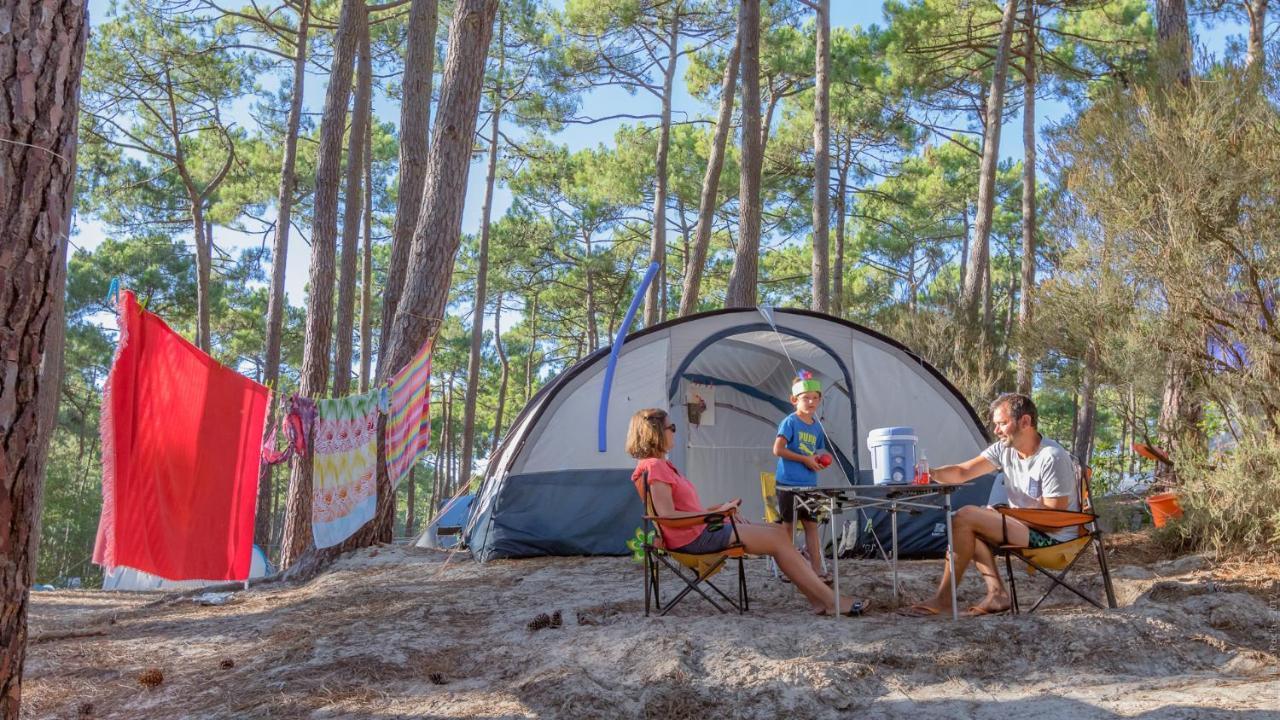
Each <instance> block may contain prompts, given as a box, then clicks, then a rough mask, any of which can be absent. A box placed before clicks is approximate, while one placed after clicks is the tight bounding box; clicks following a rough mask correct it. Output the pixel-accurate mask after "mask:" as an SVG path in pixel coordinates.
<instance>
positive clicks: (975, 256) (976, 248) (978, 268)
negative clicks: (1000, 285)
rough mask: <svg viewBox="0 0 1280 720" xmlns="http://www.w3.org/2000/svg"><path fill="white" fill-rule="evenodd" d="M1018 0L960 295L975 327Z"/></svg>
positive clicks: (994, 92)
mask: <svg viewBox="0 0 1280 720" xmlns="http://www.w3.org/2000/svg"><path fill="white" fill-rule="evenodd" d="M1017 9H1018V0H1006V2H1005V7H1004V16H1003V17H1002V18H1001V20H1000V46H999V49H998V50H997V51H996V59H995V67H994V69H993V74H992V78H991V90H990V92H989V93H988V95H987V107H986V120H985V123H984V132H983V136H982V167H981V170H980V171H979V174H978V208H977V215H978V217H977V220H976V225H975V227H974V235H973V243H972V246H971V247H970V249H969V266H968V268H967V272H966V274H965V276H964V290H963V292H962V293H961V296H960V312H961V319H962V320H963V322H964V324H965V325H966V326H967V327H968V328H969V329H972V327H973V325H974V322H975V320H976V316H977V313H978V303H979V302H980V301H981V299H982V292H983V289H984V286H983V283H982V281H983V273H984V272H987V271H988V270H987V266H988V265H989V264H990V258H991V253H990V248H991V222H992V218H993V216H994V212H995V204H996V170H997V169H998V164H999V161H1000V121H1001V118H1002V116H1003V114H1004V87H1005V78H1006V76H1007V75H1008V72H1009V45H1010V44H1011V41H1012V38H1013V24H1014V17H1015V15H1016V13H1017Z"/></svg>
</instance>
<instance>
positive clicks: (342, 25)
mask: <svg viewBox="0 0 1280 720" xmlns="http://www.w3.org/2000/svg"><path fill="white" fill-rule="evenodd" d="M364 14H365V10H364V3H363V2H362V1H361V0H343V2H342V9H341V11H340V13H339V16H338V31H337V35H336V36H335V37H334V57H333V66H332V69H331V71H330V75H329V87H328V89H327V90H326V92H325V99H324V111H323V114H322V115H321V120H320V146H319V149H318V154H317V159H316V192H315V209H314V213H313V219H312V228H313V229H312V234H311V268H310V272H309V281H310V282H309V286H310V292H311V297H310V298H309V300H308V303H307V330H306V339H305V341H304V343H303V350H302V372H301V377H300V383H299V388H298V392H299V393H300V394H301V395H303V396H304V397H309V398H320V397H323V396H324V395H326V390H327V388H328V384H329V345H330V342H331V337H330V332H331V330H332V324H333V282H334V277H333V276H334V255H335V254H336V252H337V240H338V237H337V236H338V182H339V181H340V179H341V174H342V173H341V171H342V136H343V133H344V131H345V130H346V124H347V122H346V121H347V98H348V96H349V95H350V92H351V69H352V64H353V63H352V60H353V58H354V57H355V52H356V43H357V41H358V35H357V31H358V30H359V23H360V22H361V21H360V20H359V19H358V16H361V15H364ZM311 481H312V465H311V463H309V462H305V461H302V462H296V463H294V465H293V473H292V474H291V475H290V477H289V496H288V499H287V500H286V503H285V518H284V535H283V537H282V538H281V540H280V565H281V567H285V568H287V567H289V566H291V565H293V564H294V563H295V562H296V561H297V560H298V559H299V558H300V557H302V555H303V553H305V552H306V551H307V550H308V548H310V547H311V546H312V535H311V491H312V488H311Z"/></svg>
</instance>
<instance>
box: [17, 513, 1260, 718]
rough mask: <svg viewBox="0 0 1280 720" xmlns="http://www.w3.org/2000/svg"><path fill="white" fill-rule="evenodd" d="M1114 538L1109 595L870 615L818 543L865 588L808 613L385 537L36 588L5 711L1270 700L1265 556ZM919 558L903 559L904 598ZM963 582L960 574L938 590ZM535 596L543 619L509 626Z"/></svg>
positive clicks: (1129, 710)
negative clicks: (255, 582)
mask: <svg viewBox="0 0 1280 720" xmlns="http://www.w3.org/2000/svg"><path fill="white" fill-rule="evenodd" d="M1117 540H1118V541H1119V542H1118V543H1117V549H1116V550H1115V552H1114V560H1113V562H1114V565H1113V568H1114V575H1115V581H1116V590H1117V594H1118V595H1119V601H1120V603H1121V607H1120V608H1119V609H1118V610H1113V611H1108V612H1100V611H1097V610H1094V609H1092V608H1089V607H1086V606H1083V605H1081V604H1078V603H1076V602H1072V601H1068V598H1066V597H1062V596H1059V595H1057V594H1055V596H1054V597H1056V598H1057V602H1058V603H1059V604H1057V605H1054V606H1052V607H1050V608H1049V609H1048V611H1047V612H1041V613H1036V614H1035V615H1031V616H1026V615H1023V616H1019V617H1009V616H999V617H985V618H978V619H967V620H961V621H959V622H952V621H950V620H912V619H907V618H903V617H900V616H897V615H895V614H893V613H891V612H890V611H889V610H888V608H887V606H888V604H889V602H890V598H891V588H890V586H889V580H888V578H887V573H886V572H885V569H884V566H883V564H882V563H880V562H873V561H870V560H856V561H855V560H847V561H843V562H844V563H847V565H842V570H841V573H842V576H844V577H850V578H853V579H854V581H855V583H856V584H857V588H858V591H859V592H860V593H861V594H867V595H869V596H870V597H871V598H872V601H873V605H874V609H873V612H872V613H871V614H870V615H869V616H868V617H865V618H862V619H857V620H833V619H828V618H816V617H813V616H812V615H810V614H808V612H807V610H806V603H805V602H804V601H803V600H802V599H801V598H800V596H799V595H798V594H797V593H796V592H795V591H794V590H793V588H792V587H791V586H790V585H785V584H782V583H780V582H778V581H776V580H774V579H773V577H772V574H771V573H770V571H769V569H768V565H767V563H766V562H765V561H763V560H755V561H749V563H748V566H749V567H748V573H749V578H748V583H749V586H750V590H751V593H752V595H751V604H752V610H751V612H750V613H749V614H747V615H746V616H741V617H740V616H737V615H718V614H716V613H715V612H714V610H712V609H711V608H710V606H708V605H706V603H704V602H702V601H701V600H698V599H696V598H695V599H691V600H687V601H686V602H684V603H682V604H681V605H680V606H679V607H678V608H677V609H676V611H675V612H674V613H673V614H672V616H668V617H665V618H645V617H644V615H643V602H642V597H641V576H640V570H639V566H637V565H636V564H634V563H633V562H631V561H630V560H629V559H627V558H538V559H532V560H504V561H495V562H492V563H489V564H485V565H480V564H478V563H476V562H474V561H473V560H471V559H470V558H469V556H467V555H466V554H463V553H455V554H452V555H450V554H449V553H446V552H442V551H429V550H419V549H412V548H404V547H390V548H388V547H383V548H379V549H373V550H362V551H358V552H356V553H354V554H352V555H349V556H347V557H345V558H343V559H342V560H340V561H339V562H338V563H337V564H336V565H335V566H334V567H333V568H332V570H331V571H330V572H328V573H326V574H324V575H322V576H321V577H319V578H317V579H316V580H314V581H313V582H311V583H309V584H307V585H305V586H284V585H265V586H262V587H261V588H255V589H253V590H251V591H249V592H242V593H237V594H236V595H235V596H233V598H232V600H231V601H230V602H229V603H227V604H225V605H221V606H212V607H209V606H201V605H198V604H196V603H195V602H193V601H192V599H191V598H190V597H189V596H188V597H178V596H174V595H162V594H158V593H152V594H144V593H108V592H95V591H57V592H41V593H35V594H33V596H32V603H31V612H32V618H31V633H30V643H31V644H30V650H29V657H28V661H27V666H26V679H25V684H24V692H23V695H24V701H25V702H24V704H23V715H22V717H24V718H68V717H70V718H76V717H80V718H88V717H93V718H180V717H181V718H259V717H272V718H294V717H377V718H409V717H433V718H444V717H485V718H531V717H542V718H553V717H573V718H613V717H661V718H686V717H698V718H704V717H708V716H717V717H754V718H769V719H773V718H778V717H788V718H826V717H830V718H836V717H847V716H849V713H857V716H858V717H860V718H878V717H895V716H901V715H906V714H910V715H911V716H912V717H913V718H914V719H917V720H918V719H921V718H951V717H955V718H987V717H990V718H995V717H1009V716H1035V717H1037V718H1038V719H1039V720H1053V719H1055V718H1063V719H1066V718H1071V719H1073V720H1074V719H1077V718H1106V717H1116V716H1141V717H1144V718H1156V717H1159V718H1184V717H1196V718H1217V717H1222V718H1226V717H1232V718H1241V717H1244V718H1275V717H1277V716H1278V712H1280V710H1278V709H1280V704H1278V703H1277V700H1276V699H1277V698H1280V564H1276V563H1274V562H1272V563H1253V564H1248V565H1229V566H1223V567H1212V566H1211V565H1210V564H1209V563H1208V562H1207V561H1206V560H1205V559H1204V558H1201V557H1199V556H1186V557H1181V558H1167V557H1163V556H1161V555H1160V554H1159V553H1158V552H1156V551H1153V550H1152V547H1151V546H1150V545H1149V544H1148V543H1145V542H1144V541H1143V540H1142V536H1137V535H1134V536H1120V537H1118V538H1117ZM938 567H939V562H938V561H917V562H907V563H904V565H903V571H902V581H903V584H904V590H905V595H906V597H908V598H916V597H920V596H922V595H923V594H925V592H926V591H927V590H928V589H929V587H930V585H931V583H933V582H934V581H935V579H936V576H937V571H938ZM1020 587H1021V584H1020ZM980 595H981V592H980V586H979V584H978V582H977V580H975V579H974V578H973V577H972V576H970V577H966V578H965V581H964V583H963V584H962V587H961V602H962V603H966V604H967V603H971V602H973V601H976V600H977V599H978V598H979V597H980ZM557 610H558V611H560V613H561V617H562V625H561V626H559V627H544V628H541V629H536V630H531V629H530V622H531V621H533V620H535V619H536V618H537V617H538V615H539V614H542V613H546V614H548V615H550V614H552V613H553V612H554V611H557ZM540 624H541V623H535V625H534V626H535V627H536V626H538V625H540ZM149 670H159V671H160V673H161V674H162V678H163V679H162V680H161V681H160V682H158V683H156V682H155V678H156V677H157V676H156V675H155V674H154V673H150V674H149V676H148V677H147V681H148V684H150V685H151V686H150V687H148V686H146V685H144V684H143V683H140V682H139V677H140V676H141V675H142V674H143V673H144V672H147V671H149Z"/></svg>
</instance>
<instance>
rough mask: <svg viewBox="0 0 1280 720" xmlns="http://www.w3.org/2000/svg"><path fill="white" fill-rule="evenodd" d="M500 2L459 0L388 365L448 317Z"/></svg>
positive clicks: (398, 363)
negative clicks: (488, 56)
mask: <svg viewBox="0 0 1280 720" xmlns="http://www.w3.org/2000/svg"><path fill="white" fill-rule="evenodd" d="M497 5H498V3H497V0H459V1H458V3H457V5H456V6H455V8H454V14H453V22H452V24H451V25H450V29H449V43H450V47H449V54H448V56H447V57H446V59H445V68H444V77H443V79H442V80H441V91H440V103H439V116H438V117H437V118H436V131H435V134H434V135H435V141H434V142H433V143H432V144H431V149H430V151H429V153H428V166H427V177H428V180H429V182H428V183H427V185H426V188H425V190H424V193H423V197H422V210H421V214H420V216H419V220H418V226H417V228H416V229H415V230H414V233H413V244H412V247H411V249H410V253H409V264H408V266H407V273H406V282H405V286H404V292H403V294H402V295H401V297H400V302H399V305H398V307H397V310H396V314H395V319H394V320H393V321H392V327H391V333H390V336H389V338H388V341H387V342H386V344H385V345H384V348H383V349H384V353H385V355H384V357H385V358H386V360H387V363H388V365H387V367H389V368H400V367H403V366H404V364H405V363H407V362H408V361H409V359H410V358H411V357H412V356H413V353H414V352H416V351H417V349H418V348H419V347H420V346H421V345H422V343H423V342H424V341H426V340H427V338H429V337H432V336H434V335H435V332H436V331H437V330H438V329H439V326H440V322H441V319H442V318H443V316H444V307H445V304H446V302H447V301H448V295H449V286H450V284H451V283H452V276H453V264H454V259H455V257H456V255H457V252H458V242H459V240H460V234H461V226H462V205H463V202H464V200H465V199H466V187H467V171H468V170H469V168H470V160H471V142H472V137H473V136H474V134H475V127H476V116H477V114H478V113H477V109H478V107H479V104H480V89H481V83H482V82H483V80H484V69H485V58H486V54H487V52H488V48H489V40H490V37H491V36H492V34H493V20H494V16H495V14H496V13H497Z"/></svg>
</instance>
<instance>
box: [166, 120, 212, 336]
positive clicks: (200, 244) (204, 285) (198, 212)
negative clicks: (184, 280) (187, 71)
mask: <svg viewBox="0 0 1280 720" xmlns="http://www.w3.org/2000/svg"><path fill="white" fill-rule="evenodd" d="M175 144H176V145H177V146H178V147H179V148H180V147H181V144H180V143H175ZM177 152H178V156H179V157H181V156H182V150H181V149H179V150H178V151H177ZM179 162H180V163H183V164H184V165H185V162H184V161H181V160H180V161H179ZM183 175H184V176H185V175H186V172H185V171H184V172H183ZM187 191H188V194H189V203H190V208H191V232H192V236H193V238H194V240H195V245H196V347H198V348H200V349H201V350H203V351H205V352H206V353H212V352H213V341H212V339H211V338H210V333H211V331H210V329H209V283H210V282H211V280H212V278H211V275H212V268H211V266H212V265H213V252H212V250H211V248H210V247H209V240H210V238H209V236H208V235H206V234H205V226H204V198H202V197H201V196H200V193H199V191H198V190H197V189H196V187H195V186H194V185H193V184H188V186H187Z"/></svg>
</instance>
